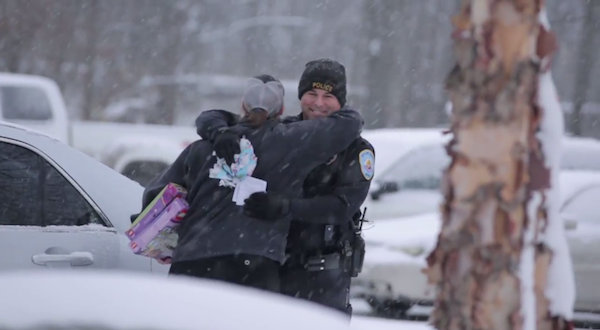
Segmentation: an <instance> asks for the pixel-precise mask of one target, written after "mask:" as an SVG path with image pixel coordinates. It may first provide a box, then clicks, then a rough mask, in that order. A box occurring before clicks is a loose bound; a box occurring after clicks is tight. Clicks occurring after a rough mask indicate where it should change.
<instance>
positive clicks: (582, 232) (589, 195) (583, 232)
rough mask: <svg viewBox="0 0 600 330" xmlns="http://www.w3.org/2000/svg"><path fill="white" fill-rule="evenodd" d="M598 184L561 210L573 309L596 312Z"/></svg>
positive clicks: (599, 307) (599, 292) (599, 302)
mask: <svg viewBox="0 0 600 330" xmlns="http://www.w3.org/2000/svg"><path fill="white" fill-rule="evenodd" d="M599 202H600V185H598V184H596V185H590V186H588V187H586V188H584V189H581V190H579V191H578V192H577V193H575V194H574V195H573V196H572V197H571V198H569V199H568V200H567V201H566V202H565V204H564V206H563V207H562V209H561V215H562V216H563V218H564V219H565V221H566V224H567V226H566V233H567V241H568V243H569V250H570V253H571V258H572V261H573V271H574V273H575V290H576V304H575V305H576V306H575V307H576V308H577V309H585V310H596V311H600V212H599V211H598V203H599Z"/></svg>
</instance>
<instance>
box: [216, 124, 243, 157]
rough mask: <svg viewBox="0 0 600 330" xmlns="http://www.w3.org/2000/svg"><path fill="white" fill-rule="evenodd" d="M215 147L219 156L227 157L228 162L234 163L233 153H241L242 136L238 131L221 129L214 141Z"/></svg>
mask: <svg viewBox="0 0 600 330" xmlns="http://www.w3.org/2000/svg"><path fill="white" fill-rule="evenodd" d="M213 149H214V150H215V153H216V154H217V157H219V158H223V159H225V161H226V162H227V164H229V165H231V164H233V161H234V158H233V155H235V154H239V153H240V137H239V135H238V134H237V133H235V132H232V131H228V130H223V131H220V132H219V133H218V134H217V136H216V137H215V140H214V141H213Z"/></svg>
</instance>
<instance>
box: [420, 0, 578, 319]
mask: <svg viewBox="0 0 600 330" xmlns="http://www.w3.org/2000/svg"><path fill="white" fill-rule="evenodd" d="M452 22H453V25H454V28H455V30H454V32H453V39H454V51H455V57H456V60H457V63H456V65H455V67H454V69H453V70H452V71H451V72H450V74H449V75H448V77H447V81H446V87H447V90H448V92H449V97H450V100H451V102H452V108H453V110H452V116H451V133H452V134H453V138H452V140H451V141H450V142H449V143H448V145H447V151H448V153H449V155H450V156H451V157H452V161H451V163H450V165H449V167H448V168H447V169H446V171H445V173H444V180H443V181H444V182H443V188H442V189H443V194H444V204H443V205H442V230H441V232H440V235H439V237H438V243H437V245H436V248H435V250H434V251H432V252H431V254H430V255H429V257H428V259H427V261H428V268H427V270H426V273H427V276H428V278H429V281H430V282H431V283H433V284H435V285H436V286H437V289H438V291H437V297H436V302H435V309H434V312H433V313H432V316H431V322H432V324H433V325H434V326H435V327H436V328H439V329H567V328H570V327H572V323H571V322H570V321H569V320H570V319H571V317H572V308H573V303H574V288H573V286H574V284H573V272H572V266H571V260H570V256H569V254H568V248H567V244H566V238H565V235H564V232H563V227H562V220H561V219H560V218H559V217H558V210H557V207H558V187H557V181H558V180H557V175H558V173H557V172H558V155H559V150H560V146H559V145H560V140H561V137H562V134H563V121H562V114H561V110H560V106H559V103H558V98H557V94H556V91H555V88H554V84H553V82H552V78H551V76H550V72H549V68H550V65H549V64H550V59H551V55H552V53H553V52H554V50H555V48H556V40H555V36H554V34H553V33H551V32H550V31H549V28H550V27H549V24H548V20H547V18H546V14H545V2H544V0H463V1H462V4H461V8H460V11H459V13H458V15H456V16H454V17H453V19H452Z"/></svg>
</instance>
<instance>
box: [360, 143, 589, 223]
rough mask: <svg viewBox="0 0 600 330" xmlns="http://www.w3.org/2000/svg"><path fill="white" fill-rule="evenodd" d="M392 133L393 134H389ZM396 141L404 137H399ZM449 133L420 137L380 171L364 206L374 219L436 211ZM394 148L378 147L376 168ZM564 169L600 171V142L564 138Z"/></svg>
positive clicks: (445, 165) (446, 159) (562, 165)
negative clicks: (381, 159) (379, 148)
mask: <svg viewBox="0 0 600 330" xmlns="http://www.w3.org/2000/svg"><path fill="white" fill-rule="evenodd" d="M388 136H392V134H388ZM396 138H397V140H396V143H398V144H400V143H401V141H402V139H401V138H400V137H396ZM448 139H449V136H442V135H441V134H438V135H437V138H436V136H435V135H434V136H433V137H427V136H426V137H425V138H421V137H418V138H416V139H414V140H413V141H412V142H411V143H410V144H409V147H408V148H405V149H404V150H402V151H400V152H395V154H396V155H397V157H396V159H395V161H393V162H392V163H391V164H390V165H386V166H385V170H383V172H378V174H377V175H376V177H375V179H374V181H373V183H372V184H371V189H370V191H369V196H368V197H367V200H366V201H365V204H364V206H366V207H367V210H368V211H367V216H368V218H369V219H371V220H380V219H389V218H397V217H403V216H409V215H416V214H422V213H428V212H435V211H436V210H437V208H438V207H439V205H440V203H441V198H442V196H441V194H440V184H441V179H442V172H443V170H444V169H445V168H446V167H447V166H448V164H449V162H450V157H449V156H448V154H447V153H446V150H445V147H444V144H445V142H446V141H447V140H448ZM392 150H393V149H391V148H390V149H382V150H378V149H377V147H376V149H375V154H376V161H375V170H376V172H377V170H378V165H379V164H378V161H379V158H380V157H382V158H383V159H385V160H387V159H389V158H391V157H390V155H389V154H390V153H394V152H393V151H392ZM561 169H576V170H592V171H600V141H598V140H595V139H589V138H575V137H565V138H564V139H563V146H562V149H561Z"/></svg>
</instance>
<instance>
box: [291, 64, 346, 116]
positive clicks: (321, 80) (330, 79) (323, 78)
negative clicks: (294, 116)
mask: <svg viewBox="0 0 600 330" xmlns="http://www.w3.org/2000/svg"><path fill="white" fill-rule="evenodd" d="M313 88H317V89H322V90H325V91H327V92H329V93H331V94H333V95H334V96H335V97H336V98H337V99H338V102H340V105H341V106H342V107H343V106H344V104H346V68H344V66H343V65H342V64H341V63H340V62H337V61H334V60H331V59H328V58H321V59H318V60H314V61H310V62H308V63H306V67H305V68H304V72H303V73H302V76H301V77H300V83H299V84H298V99H301V98H302V95H304V93H306V92H308V91H309V90H311V89H313Z"/></svg>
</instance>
